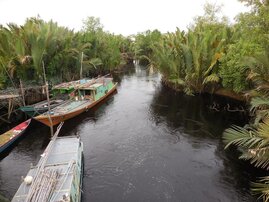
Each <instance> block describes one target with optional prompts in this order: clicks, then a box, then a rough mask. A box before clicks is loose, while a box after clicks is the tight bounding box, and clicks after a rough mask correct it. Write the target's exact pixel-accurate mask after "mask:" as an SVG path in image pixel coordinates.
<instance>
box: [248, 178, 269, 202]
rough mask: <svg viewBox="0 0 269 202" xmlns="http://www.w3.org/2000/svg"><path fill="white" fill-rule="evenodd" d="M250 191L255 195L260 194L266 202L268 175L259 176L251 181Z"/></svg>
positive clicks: (268, 188) (268, 183)
mask: <svg viewBox="0 0 269 202" xmlns="http://www.w3.org/2000/svg"><path fill="white" fill-rule="evenodd" d="M251 185H252V189H251V190H252V192H253V193H254V194H256V195H260V198H261V199H262V200H263V201H265V202H268V201H269V176H266V177H263V178H261V179H260V180H259V181H258V182H253V183H251Z"/></svg>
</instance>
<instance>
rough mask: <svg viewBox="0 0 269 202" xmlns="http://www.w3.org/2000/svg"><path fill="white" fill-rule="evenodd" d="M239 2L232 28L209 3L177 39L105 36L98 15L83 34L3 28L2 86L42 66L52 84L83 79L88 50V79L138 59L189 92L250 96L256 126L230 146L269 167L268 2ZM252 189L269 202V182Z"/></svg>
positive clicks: (36, 74) (231, 139)
mask: <svg viewBox="0 0 269 202" xmlns="http://www.w3.org/2000/svg"><path fill="white" fill-rule="evenodd" d="M240 1H241V2H242V3H244V4H246V5H247V6H249V8H250V11H249V12H246V13H241V14H239V15H238V16H237V17H236V22H235V23H233V24H231V23H229V21H228V19H227V18H225V17H222V16H220V9H221V8H220V7H218V6H214V5H210V4H206V5H205V14H204V15H203V16H198V17H196V18H195V19H194V21H193V23H192V24H190V25H189V27H188V29H187V30H186V31H183V30H180V29H176V31H175V32H172V33H161V32H160V31H158V30H154V31H146V32H144V33H138V34H137V35H135V36H131V37H123V36H121V35H114V34H111V33H108V32H105V31H104V30H103V26H102V24H101V23H100V21H99V19H98V18H93V17H89V18H88V19H86V20H85V21H84V27H83V29H82V30H81V31H79V32H75V31H73V30H70V29H68V28H65V27H61V26H58V25H57V23H54V22H52V21H50V22H45V21H43V20H42V19H39V18H30V19H27V20H26V22H25V24H24V25H22V26H18V25H15V24H8V25H7V26H0V39H1V40H0V88H1V87H2V88H4V87H6V86H8V85H10V80H11V79H12V80H14V81H18V80H19V79H22V80H23V81H32V82H37V83H38V82H40V81H42V79H40V78H42V76H43V72H42V62H44V66H45V69H46V73H47V77H48V79H49V80H50V81H53V82H54V83H57V82H61V81H66V80H73V79H77V78H79V76H80V75H79V74H80V65H81V64H80V61H81V53H82V52H83V53H84V57H83V71H84V75H86V74H88V75H89V76H92V75H94V74H101V73H105V72H109V71H112V70H114V69H117V68H120V67H121V66H122V65H124V64H126V63H127V62H129V61H130V58H134V59H136V60H139V62H140V63H141V64H147V65H149V66H150V67H151V68H155V69H157V70H158V71H159V72H160V73H161V74H162V77H163V82H164V83H166V84H167V85H169V86H170V87H172V88H174V89H177V90H182V91H184V92H185V93H187V94H190V95H194V94H197V93H203V92H210V93H213V92H215V93H216V92H218V91H219V90H225V91H228V92H229V93H230V94H237V95H240V96H246V97H247V98H248V100H250V105H251V107H250V112H251V114H252V120H251V122H250V123H249V124H248V125H247V126H245V127H238V126H234V127H232V128H230V129H227V130H226V131H225V133H224V141H225V143H226V148H227V147H229V146H230V145H236V146H237V147H238V148H239V150H240V151H241V152H242V155H241V157H240V158H242V159H245V160H249V162H250V163H252V164H253V165H254V166H256V167H259V168H261V169H269V0H240ZM179 20H180V19H179ZM15 83H16V82H15ZM253 191H254V192H257V193H262V197H263V199H264V201H269V176H267V177H264V178H262V179H261V180H260V181H259V182H257V183H253Z"/></svg>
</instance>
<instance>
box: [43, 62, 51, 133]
mask: <svg viewBox="0 0 269 202" xmlns="http://www.w3.org/2000/svg"><path fill="white" fill-rule="evenodd" d="M42 65H43V72H44V81H45V85H46V94H47V101H48V109H49V111H48V117H49V121H50V134H51V137H53V125H52V121H51V117H50V97H49V87H48V86H49V85H48V82H47V80H46V72H45V66H44V61H42Z"/></svg>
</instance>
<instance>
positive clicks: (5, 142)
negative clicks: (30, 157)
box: [0, 119, 31, 154]
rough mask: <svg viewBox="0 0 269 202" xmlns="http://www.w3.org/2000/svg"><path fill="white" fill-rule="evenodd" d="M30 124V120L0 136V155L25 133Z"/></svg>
mask: <svg viewBox="0 0 269 202" xmlns="http://www.w3.org/2000/svg"><path fill="white" fill-rule="evenodd" d="M30 123H31V119H28V120H27V121H24V122H22V123H20V124H19V125H17V126H16V127H14V128H12V129H11V130H9V131H7V132H5V133H3V134H2V135H0V154H1V153H3V152H4V151H6V150H7V149H8V148H9V147H11V146H12V144H13V143H15V142H16V140H18V139H19V138H20V137H22V135H23V134H24V133H25V131H26V129H27V128H28V126H29V125H30Z"/></svg>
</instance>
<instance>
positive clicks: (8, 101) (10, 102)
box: [0, 95, 20, 123]
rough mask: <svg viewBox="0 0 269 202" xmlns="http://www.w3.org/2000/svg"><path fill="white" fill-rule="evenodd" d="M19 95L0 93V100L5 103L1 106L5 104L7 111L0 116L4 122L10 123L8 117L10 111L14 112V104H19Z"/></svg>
mask: <svg viewBox="0 0 269 202" xmlns="http://www.w3.org/2000/svg"><path fill="white" fill-rule="evenodd" d="M19 97H20V95H0V102H1V103H5V104H4V105H3V106H5V105H7V113H6V114H3V115H1V116H0V119H1V120H2V121H4V122H7V123H10V122H9V118H10V116H11V114H12V112H15V111H16V110H13V109H14V105H16V104H19V105H20V103H19V102H18V98H19Z"/></svg>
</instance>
